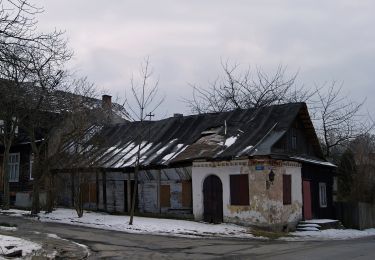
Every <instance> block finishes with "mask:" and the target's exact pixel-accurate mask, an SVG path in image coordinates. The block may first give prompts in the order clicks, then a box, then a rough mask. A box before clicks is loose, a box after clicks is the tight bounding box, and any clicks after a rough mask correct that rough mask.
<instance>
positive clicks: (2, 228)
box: [0, 226, 17, 231]
mask: <svg viewBox="0 0 375 260" xmlns="http://www.w3.org/2000/svg"><path fill="white" fill-rule="evenodd" d="M0 230H5V231H16V230H17V228H16V227H4V226H0Z"/></svg>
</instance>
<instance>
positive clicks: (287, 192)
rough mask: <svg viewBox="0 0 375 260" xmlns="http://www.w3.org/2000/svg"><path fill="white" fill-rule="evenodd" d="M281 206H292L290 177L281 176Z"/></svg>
mask: <svg viewBox="0 0 375 260" xmlns="http://www.w3.org/2000/svg"><path fill="white" fill-rule="evenodd" d="M283 204H284V205H290V204H292V176H291V175H286V174H283Z"/></svg>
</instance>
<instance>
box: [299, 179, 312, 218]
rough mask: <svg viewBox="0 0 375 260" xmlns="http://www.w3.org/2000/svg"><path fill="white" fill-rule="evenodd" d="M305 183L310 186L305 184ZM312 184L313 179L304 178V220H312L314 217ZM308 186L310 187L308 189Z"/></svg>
mask: <svg viewBox="0 0 375 260" xmlns="http://www.w3.org/2000/svg"><path fill="white" fill-rule="evenodd" d="M305 184H306V185H308V186H305ZM311 184H312V181H311V180H310V179H302V202H303V206H302V209H303V210H302V213H303V219H304V220H310V219H312V218H313V211H312V193H311V188H312V185H311ZM306 187H308V191H307V188H306Z"/></svg>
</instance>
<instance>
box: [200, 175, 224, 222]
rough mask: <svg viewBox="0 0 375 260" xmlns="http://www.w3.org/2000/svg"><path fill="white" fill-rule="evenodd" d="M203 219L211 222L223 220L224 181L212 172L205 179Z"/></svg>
mask: <svg viewBox="0 0 375 260" xmlns="http://www.w3.org/2000/svg"><path fill="white" fill-rule="evenodd" d="M202 193H203V219H204V221H205V222H209V223H214V224H218V223H222V222H223V182H222V181H221V179H220V177H219V176H217V175H214V174H210V175H208V176H206V177H205V178H204V179H203V189H202Z"/></svg>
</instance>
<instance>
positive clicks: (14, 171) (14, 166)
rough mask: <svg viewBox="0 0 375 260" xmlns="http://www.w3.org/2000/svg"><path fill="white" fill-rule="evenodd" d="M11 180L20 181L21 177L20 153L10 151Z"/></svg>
mask: <svg viewBox="0 0 375 260" xmlns="http://www.w3.org/2000/svg"><path fill="white" fill-rule="evenodd" d="M8 167H9V182H18V181H19V177H20V153H10V154H9V160H8Z"/></svg>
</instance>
